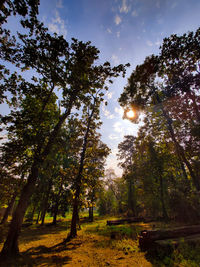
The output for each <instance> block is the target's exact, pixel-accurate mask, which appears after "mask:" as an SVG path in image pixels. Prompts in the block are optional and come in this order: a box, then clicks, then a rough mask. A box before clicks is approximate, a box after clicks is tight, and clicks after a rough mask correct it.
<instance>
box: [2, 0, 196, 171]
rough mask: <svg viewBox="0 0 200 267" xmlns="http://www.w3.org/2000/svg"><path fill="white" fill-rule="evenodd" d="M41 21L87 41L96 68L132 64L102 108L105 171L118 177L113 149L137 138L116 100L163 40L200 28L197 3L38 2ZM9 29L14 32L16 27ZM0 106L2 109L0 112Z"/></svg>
mask: <svg viewBox="0 0 200 267" xmlns="http://www.w3.org/2000/svg"><path fill="white" fill-rule="evenodd" d="M39 11H40V15H39V16H40V19H41V20H42V21H43V22H44V24H45V26H47V27H48V28H49V30H50V32H52V33H54V32H56V33H57V34H61V35H63V36H64V37H65V38H66V40H67V41H68V42H70V40H71V38H77V39H78V40H80V41H91V43H92V45H95V46H96V47H97V48H98V49H99V50H100V55H99V60H98V61H97V63H99V64H102V63H103V62H105V61H109V62H111V64H112V65H113V66H114V65H118V64H121V63H123V64H125V63H130V64H131V66H130V68H128V70H127V75H126V77H125V78H117V79H115V80H114V83H113V84H112V86H110V87H109V90H108V92H107V93H106V97H105V99H106V101H107V102H108V105H107V106H105V105H104V104H102V107H101V120H102V122H103V125H102V127H101V134H102V141H103V142H105V143H106V144H107V145H108V146H109V147H110V149H111V150H112V153H111V154H110V156H109V157H108V159H107V168H113V169H114V170H115V173H116V174H117V175H121V173H122V170H120V168H119V167H118V166H117V164H118V162H117V158H116V153H117V146H118V144H119V143H120V142H122V141H123V137H124V135H127V134H131V135H137V130H138V125H135V124H133V123H131V122H129V121H128V120H123V119H122V115H123V110H122V109H121V108H120V106H119V103H118V98H119V96H120V94H121V93H122V91H123V88H124V86H126V84H127V78H128V77H129V76H130V74H131V72H132V71H133V70H134V68H135V67H136V65H138V64H141V63H142V62H143V61H144V59H145V57H146V56H149V55H151V54H158V53H159V47H160V45H161V44H162V40H163V38H165V37H169V36H170V35H171V34H183V33H185V32H188V31H195V30H196V29H197V28H198V27H200V0H190V1H188V0H51V1H49V0H40V8H39ZM10 27H15V25H14V21H13V23H12V21H11V22H10ZM3 108H5V107H4V106H0V111H1V112H3Z"/></svg>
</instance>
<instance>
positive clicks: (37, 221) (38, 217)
mask: <svg viewBox="0 0 200 267" xmlns="http://www.w3.org/2000/svg"><path fill="white" fill-rule="evenodd" d="M39 219H40V211H38V216H37V220H36V222H35V223H36V224H38V223H39Z"/></svg>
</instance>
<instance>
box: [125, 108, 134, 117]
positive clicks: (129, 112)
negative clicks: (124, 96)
mask: <svg viewBox="0 0 200 267" xmlns="http://www.w3.org/2000/svg"><path fill="white" fill-rule="evenodd" d="M126 116H127V117H128V118H129V119H133V118H134V117H135V112H134V111H133V110H129V111H127V112H126Z"/></svg>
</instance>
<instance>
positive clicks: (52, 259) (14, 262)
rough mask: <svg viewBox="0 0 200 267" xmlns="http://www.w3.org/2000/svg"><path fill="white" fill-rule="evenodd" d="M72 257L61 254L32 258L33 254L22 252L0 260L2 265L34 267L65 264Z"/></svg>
mask: <svg viewBox="0 0 200 267" xmlns="http://www.w3.org/2000/svg"><path fill="white" fill-rule="evenodd" d="M71 259H72V258H71V257H69V256H60V255H47V256H43V255H40V256H37V257H35V258H32V257H31V255H25V254H24V253H23V254H21V255H20V256H19V257H16V258H11V259H7V260H4V261H1V262H0V266H1V267H22V266H23V267H25V266H27V267H33V266H37V265H39V264H40V265H42V266H43V265H44V266H63V265H64V264H67V263H70V261H71Z"/></svg>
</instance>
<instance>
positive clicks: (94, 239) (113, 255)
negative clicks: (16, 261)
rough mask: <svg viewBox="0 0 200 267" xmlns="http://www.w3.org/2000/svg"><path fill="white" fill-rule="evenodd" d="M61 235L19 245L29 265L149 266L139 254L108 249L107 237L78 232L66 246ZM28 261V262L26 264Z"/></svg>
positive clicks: (109, 245) (86, 266)
mask: <svg viewBox="0 0 200 267" xmlns="http://www.w3.org/2000/svg"><path fill="white" fill-rule="evenodd" d="M65 237H66V232H65V233H59V234H53V235H47V236H43V238H42V239H40V240H36V241H32V242H28V243H27V244H24V245H22V246H21V251H22V252H24V253H25V254H24V255H25V257H26V261H28V262H27V264H28V265H29V266H30V264H32V266H80V267H81V266H83V267H101V266H113V267H114V266H123V267H126V266H127V267H128V266H130V267H134V266H136V267H142V266H143V267H145V266H152V265H151V263H149V262H148V261H147V260H146V259H145V257H144V254H143V253H141V252H130V253H127V252H124V251H120V250H118V249H116V248H112V245H111V242H112V241H111V240H110V238H109V237H105V236H98V235H95V234H87V233H79V236H78V237H77V238H75V239H73V240H72V241H70V242H69V243H67V244H63V243H62V240H63V239H64V238H65ZM29 257H30V258H31V262H30V261H29ZM28 265H27V266H28Z"/></svg>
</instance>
